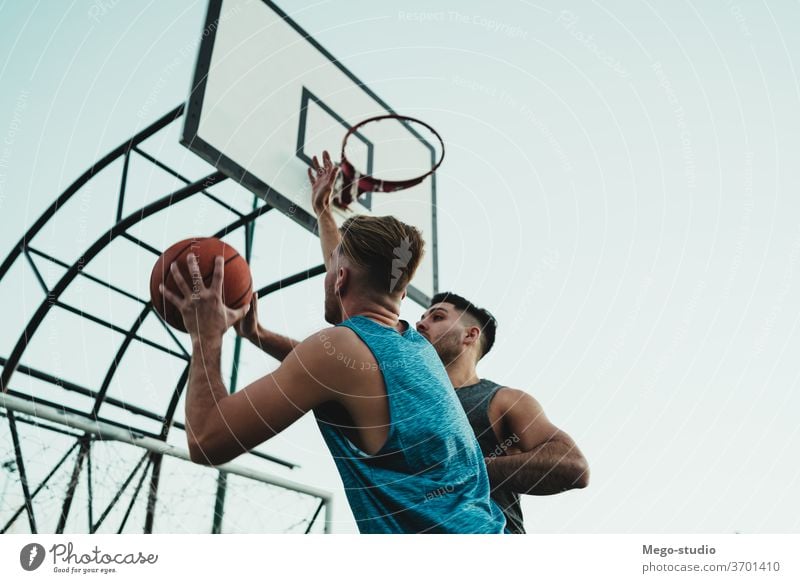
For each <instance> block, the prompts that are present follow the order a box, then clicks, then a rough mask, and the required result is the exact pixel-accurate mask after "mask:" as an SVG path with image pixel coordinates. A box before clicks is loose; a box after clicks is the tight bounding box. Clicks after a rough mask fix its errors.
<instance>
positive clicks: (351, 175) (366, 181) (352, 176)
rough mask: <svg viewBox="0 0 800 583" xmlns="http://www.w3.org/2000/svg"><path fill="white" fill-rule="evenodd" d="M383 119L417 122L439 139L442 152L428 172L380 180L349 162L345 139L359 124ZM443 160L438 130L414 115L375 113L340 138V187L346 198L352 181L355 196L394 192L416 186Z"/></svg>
mask: <svg viewBox="0 0 800 583" xmlns="http://www.w3.org/2000/svg"><path fill="white" fill-rule="evenodd" d="M384 119H396V120H400V121H410V122H414V123H418V124H420V125H422V126H424V127H425V128H427V129H428V131H430V132H431V133H432V134H433V135H434V136H436V139H437V140H439V145H440V146H441V148H442V153H441V154H440V156H439V160H438V161H437V162H436V164H434V166H433V167H432V168H431V169H430V170H429V171H428V172H426V173H425V174H422V175H420V176H417V177H415V178H409V179H406V180H381V179H379V178H375V176H372V175H368V174H364V175H362V174H359V173H358V172H357V171H356V169H355V167H354V166H353V164H352V162H350V160H348V159H347V156H346V155H345V152H344V151H345V148H346V147H347V140H348V139H349V138H350V136H351V135H353V134H354V133H355V132H356V130H358V128H360V127H361V126H363V125H365V124H368V123H372V122H376V121H381V120H384ZM443 160H444V141H443V140H442V136H440V135H439V132H437V131H436V130H435V129H433V128H432V127H431V126H430V125H428V124H427V123H425V122H424V121H422V120H419V119H417V118H415V117H409V116H407V115H398V114H387V115H377V116H375V117H370V118H368V119H365V120H364V121H361V122H359V123H357V124H356V125H354V126H353V127H351V128H350V129H349V130H348V132H347V133H346V134H345V135H344V139H343V140H342V156H341V162H340V163H339V165H340V167H341V171H342V176H343V177H344V182H345V186H344V188H343V189H342V191H343V192H342V194H343V196H346V198H348V199H351V196H352V195H351V194H350V192H349V191H350V190H351V189H352V186H354V184H353V183H354V182H355V187H356V189H357V190H358V193H357V195H356V196H358V195H360V194H362V193H364V192H394V191H396V190H403V189H405V188H411V187H412V186H416V185H417V184H419V183H421V182H422V181H423V180H425V179H426V178H427V177H428V176H430V175H431V174H433V173H434V172H436V170H437V169H438V168H439V166H441V165H442V161H443ZM357 175H358V176H357ZM342 202H343V203H344V204H345V205H346V204H348V203H349V202H351V200H343V201H342Z"/></svg>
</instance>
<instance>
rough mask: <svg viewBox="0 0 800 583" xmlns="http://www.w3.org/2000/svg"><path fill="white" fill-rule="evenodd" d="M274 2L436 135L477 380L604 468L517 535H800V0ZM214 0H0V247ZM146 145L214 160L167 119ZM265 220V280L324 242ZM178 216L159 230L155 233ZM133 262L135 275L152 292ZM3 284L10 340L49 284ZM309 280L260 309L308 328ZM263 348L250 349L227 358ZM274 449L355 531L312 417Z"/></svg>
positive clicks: (87, 373) (62, 334)
mask: <svg viewBox="0 0 800 583" xmlns="http://www.w3.org/2000/svg"><path fill="white" fill-rule="evenodd" d="M280 5H281V6H282V8H283V9H284V10H285V11H287V12H288V13H289V14H290V15H291V16H292V17H293V18H294V19H295V20H296V21H297V22H298V23H299V24H300V25H301V26H303V27H305V28H306V30H308V31H309V32H310V33H311V34H312V35H314V36H315V37H316V38H317V39H318V40H319V41H320V42H321V43H322V44H323V45H324V46H325V47H326V48H327V49H328V50H330V51H331V52H332V53H333V54H334V55H335V56H336V57H338V58H339V59H340V60H342V61H343V62H344V63H345V64H346V65H347V66H348V67H349V68H350V69H351V70H353V71H354V72H355V73H356V74H357V75H358V76H359V77H360V78H361V79H362V80H364V81H365V82H366V83H367V84H369V85H370V86H371V87H372V88H373V89H374V90H375V91H376V92H377V93H378V94H379V95H381V97H383V98H384V99H385V100H386V101H387V102H388V103H389V104H391V105H392V107H394V108H395V109H396V110H397V111H399V112H401V113H406V114H409V115H416V116H419V117H422V118H423V119H425V120H426V121H428V122H430V123H431V124H432V125H433V126H434V127H436V128H437V130H439V132H440V133H441V134H442V136H443V137H444V139H445V141H446V143H447V148H448V153H447V159H446V161H445V164H444V165H443V167H442V169H441V171H440V172H439V174H438V193H439V245H440V256H439V265H440V287H441V288H442V289H450V290H453V291H457V292H459V293H461V294H463V295H466V296H468V297H470V298H472V299H473V301H474V302H475V303H477V304H479V305H483V306H485V307H487V308H489V309H490V310H491V311H492V312H493V313H494V314H495V315H496V317H497V319H498V320H499V323H500V327H499V330H498V339H497V344H496V346H495V348H494V350H493V351H492V352H491V353H490V355H488V356H487V357H486V358H485V360H484V361H483V362H482V363H481V365H480V367H479V373H480V374H481V375H482V376H484V377H487V378H491V379H493V380H496V381H497V382H500V383H501V384H504V385H508V386H512V387H517V388H520V389H524V390H526V391H528V392H530V393H531V394H532V395H534V396H535V397H536V398H537V399H538V400H539V401H540V402H541V403H542V405H543V406H544V409H545V411H546V412H547V414H548V416H549V417H550V419H551V420H552V421H553V422H554V423H555V424H556V425H558V426H559V427H561V428H563V429H564V430H566V431H567V432H568V433H569V434H570V435H572V437H573V438H574V439H575V440H576V442H577V443H578V445H579V446H580V448H581V449H582V450H583V452H584V454H585V455H586V457H587V459H588V461H589V463H590V465H591V469H592V477H591V484H590V486H589V488H588V489H586V490H582V491H576V492H569V493H566V494H563V495H559V496H553V497H538V498H534V497H526V498H525V500H524V504H523V508H524V511H525V515H526V526H527V527H528V529H529V531H531V532H721V533H728V532H796V531H797V530H798V526H800V501H799V500H798V495H797V492H798V491H800V469H798V465H797V460H798V459H800V430H798V424H797V412H798V410H800V390H798V389H799V388H800V382H799V381H800V366H799V365H798V358H797V354H798V353H800V332H799V331H798V318H799V317H800V294H798V280H799V279H800V269H798V262H800V199H798V196H797V193H798V189H799V188H800V166H798V164H797V160H798V155H800V107H799V106H800V82H799V81H798V71H797V67H798V64H797V63H796V62H795V60H796V59H795V58H794V57H795V56H796V55H800V37H798V36H797V34H796V23H797V22H798V21H800V5H798V4H797V3H796V2H789V1H777V2H769V3H768V2H758V3H744V2H742V3H738V4H737V3H735V2H730V1H723V0H720V1H718V2H712V3H699V2H697V3H692V2H652V1H644V2H639V3H629V2H622V1H614V2H603V3H597V2H577V1H574V0H572V1H568V2H558V3H556V2H550V3H532V2H524V1H517V0H512V1H509V2H503V3H488V4H487V3H485V2H472V1H470V2H464V1H459V2H456V1H450V2H443V3H440V5H441V8H437V9H436V10H432V9H431V8H430V3H426V2H422V1H421V0H420V1H414V2H403V3H402V8H398V7H397V4H393V5H392V6H390V5H389V4H387V3H378V2H373V3H364V2H336V3H334V2H316V3H312V2H307V1H305V0H299V1H293V2H292V3H291V6H290V5H289V3H288V2H282V3H280ZM204 17H205V2H188V1H186V2H177V1H169V2H155V1H151V2H149V3H144V2H116V1H114V0H94V1H93V2H90V1H77V0H76V1H74V2H60V1H56V0H49V1H39V2H13V1H11V0H6V1H5V2H0V220H2V227H3V228H2V229H0V252H2V254H3V255H4V254H5V253H7V251H8V250H9V249H10V248H11V246H12V245H13V244H14V243H15V242H16V241H17V240H18V239H19V237H20V236H21V235H22V234H23V233H24V231H25V230H26V229H27V228H28V227H29V226H30V224H32V222H33V221H34V220H36V218H37V217H38V216H39V214H40V213H41V212H42V210H44V209H45V208H46V206H47V205H48V204H50V202H51V201H52V200H53V199H54V198H55V197H56V196H57V195H58V193H60V192H61V191H63V190H64V189H65V188H66V187H67V186H68V185H69V184H70V183H71V182H72V181H73V180H74V179H75V178H76V177H77V176H78V175H79V174H80V173H82V172H83V171H84V170H85V169H86V168H88V167H89V166H90V165H91V164H92V163H93V162H94V161H96V160H98V159H99V158H101V157H102V156H103V155H104V154H105V153H107V152H108V151H109V150H111V149H112V148H114V147H116V146H117V145H119V144H120V143H122V142H123V141H124V140H125V139H126V138H128V137H129V136H131V135H132V134H133V133H134V132H136V131H137V130H139V129H141V128H143V127H145V126H146V125H148V124H149V123H150V122H152V121H154V120H155V119H156V118H157V117H159V116H160V115H162V114H163V113H165V112H166V111H168V110H169V109H171V108H172V107H174V106H175V105H177V104H178V103H180V102H181V101H182V100H184V99H185V98H186V96H187V93H188V89H189V85H190V81H191V77H192V73H193V69H194V58H195V57H194V55H195V52H194V46H195V45H196V43H197V40H198V38H199V35H200V32H201V30H202V26H203V19H204ZM187 47H188V49H187ZM297 66H298V67H300V66H302V64H301V63H298V64H297ZM158 147H159V148H161V149H162V150H160V151H163V153H164V154H165V155H169V156H172V160H174V163H175V164H176V165H177V166H180V167H181V168H182V169H184V170H185V171H186V172H187V174H190V175H192V176H201V175H202V174H203V173H205V172H208V169H207V167H205V165H204V164H202V163H199V162H198V161H197V160H195V159H194V158H193V155H192V154H191V153H189V152H188V151H186V150H185V149H184V148H182V147H181V146H179V145H177V144H176V143H175V141H174V140H173V141H172V142H169V143H166V144H163V145H161V144H160V145H159V146H158ZM141 168H142V169H143V168H145V166H141ZM201 170H202V171H201ZM148 172H149V171H148ZM132 179H134V180H139V181H141V182H140V184H141V186H140V187H138V190H137V189H136V188H132V192H133V193H134V194H132V196H137V195H136V194H135V193H136V192H140V193H143V194H141V196H142V197H143V198H142V200H145V199H146V197H147V196H151V195H152V196H155V195H157V194H163V193H166V192H168V190H164V189H162V187H164V185H166V182H167V181H165V180H164V179H163V178H156V177H154V176H152V175H151V174H147V173H145V171H144V170H142V171H141V174H140V175H138V176H136V177H133V178H132ZM103 184H104V186H96V187H94V189H93V191H92V193H91V194H90V195H87V196H86V197H85V198H83V199H82V200H81V201H77V202H76V209H77V210H76V213H77V214H76V215H75V216H77V217H78V218H77V219H75V218H74V217H73V218H72V219H64V221H66V222H62V223H59V224H54V225H53V226H52V227H51V228H50V229H48V231H47V233H46V234H44V235H43V237H42V245H50V247H49V248H50V249H51V250H52V251H53V252H54V253H55V252H56V251H58V252H61V253H62V255H60V256H61V257H62V258H64V259H71V260H75V258H77V254H78V252H79V250H80V249H83V248H85V247H87V246H88V244H89V243H91V241H93V238H92V235H93V234H94V236H97V235H98V234H99V233H102V232H103V231H104V230H105V229H107V228H108V227H109V226H110V221H111V218H112V216H113V210H114V209H115V205H116V199H115V198H114V195H115V189H116V188H117V186H116V185H117V184H118V181H117V179H116V178H113V177H112V178H109V179H108V181H107V182H105V183H103ZM230 186H231V187H228V188H227V190H226V192H229V195H230V197H231V200H235V201H236V204H237V205H239V206H240V208H246V207H247V205H248V204H249V202H248V200H247V196H246V193H244V192H242V191H241V189H239V191H238V192H237V189H238V186H236V185H230ZM145 193H146V194H145ZM152 196H151V198H152ZM204 212H205V211H204ZM168 216H169V217H171V218H170V219H169V220H173V221H176V223H175V224H176V225H177V224H178V223H179V221H180V220H186V217H183V219H181V218H180V217H179V213H178V212H177V211H172V213H171V214H169V215H168ZM199 217H200V218H198V215H193V217H191V224H193V225H195V226H197V227H199V228H201V230H202V229H204V228H205V229H207V230H212V229H211V224H212V222H213V221H212V218H213V217H207V216H206V214H202V215H200V216H199ZM279 219H281V217H271V218H270V221H271V222H270V223H269V228H268V229H267V228H265V229H263V230H262V231H263V232H260V233H259V236H258V237H257V239H256V257H255V261H254V264H253V270H254V273H255V275H256V282H257V284H258V283H260V284H262V285H263V284H265V283H268V282H269V281H272V280H273V279H274V277H273V275H274V276H277V275H280V274H288V273H293V272H295V271H298V270H300V269H302V268H304V267H306V266H309V265H314V264H316V263H318V262H319V258H318V256H316V255H315V254H316V251H317V247H316V242H315V241H314V240H313V239H312V238H311V237H309V236H307V235H305V234H304V233H302V232H298V231H299V228H298V227H297V226H296V225H294V224H293V223H291V222H289V221H288V220H279ZM76 220H77V222H75V221H76ZM165 220H166V219H165ZM206 221H208V222H206ZM181 228H183V227H181ZM179 231H180V228H178V227H176V228H175V229H171V227H170V223H169V222H166V223H163V224H159V226H158V227H154V230H153V231H152V237H153V239H151V240H153V241H154V242H158V244H160V245H162V246H166V245H165V244H169V243H170V242H172V241H173V240H176V239H178V238H180V233H179ZM173 233H175V235H176V236H173ZM143 236H144V235H143ZM120 253H124V252H122V251H120ZM117 257H123V255H118V256H117ZM106 261H107V260H106ZM142 261H143V263H142V265H141V267H142V269H141V270H137V269H133V268H131V269H130V270H128V271H129V275H130V274H138V275H136V276H135V277H134V276H132V277H130V278H129V279H130V285H131V286H133V287H136V286H139V289H140V290H144V289H145V287H142V286H146V281H144V282H143V281H142V277H141V273H147V272H148V270H149V266H148V265H146V263H147V262H149V261H151V259H150V258H149V257H144V258H143V259H142ZM118 262H121V261H118ZM111 263H114V262H113V261H112V262H111ZM102 265H103V269H104V270H106V271H105V272H106V273H111V272H110V271H107V270H109V269H110V268H109V267H108V264H107V263H103V264H102ZM137 266H138V264H137ZM17 267H18V268H19V269H20V270H21V269H22V266H17ZM103 272H104V271H103V270H100V271H99V272H98V273H103ZM16 277H19V278H20V279H16V280H13V281H12V280H10V279H9V278H8V277H7V278H6V279H5V280H4V281H3V282H2V286H0V298H2V299H3V305H4V308H3V318H2V320H3V322H4V324H3V327H2V330H0V354H2V355H4V356H5V355H7V354H8V353H9V351H10V350H11V347H12V346H13V344H14V343H15V342H16V340H17V338H18V336H19V334H20V332H21V326H22V324H23V322H24V317H25V315H26V314H29V313H30V312H31V311H32V310H33V309H35V307H36V305H37V304H38V302H39V301H41V298H39V297H38V296H35V291H34V289H35V288H33V287H26V286H25V285H19V283H18V282H20V281H23V279H24V278H25V277H28V279H27V280H25V281H28V282H29V284H30V285H35V282H34V283H33V284H31V283H30V282H33V280H32V279H30V277H29V276H24V275H22V272H21V271H20V273H19V274H17V275H16ZM26 285H27V284H26ZM321 285H322V283H321V280H319V279H315V280H313V281H311V282H308V283H306V284H303V285H302V286H298V287H297V288H296V289H293V290H292V291H289V292H284V293H282V294H279V295H276V296H275V298H274V299H273V300H270V302H269V303H267V302H265V305H264V306H263V312H264V314H265V319H266V321H267V323H268V324H269V325H270V326H272V327H274V328H275V329H277V330H279V331H281V332H283V333H286V334H290V335H293V336H297V337H302V336H304V335H307V334H309V333H311V332H313V331H314V330H315V329H318V328H319V327H321V326H322V325H323V321H322V317H321V314H322V310H321V297H322V294H321ZM278 296H280V297H278ZM34 300H35V301H34ZM101 307H102V306H101ZM105 308H106V309H111V308H110V307H109V306H105ZM114 309H117V312H115V313H116V314H119V310H122V309H123V308H114ZM420 312H421V310H420V308H419V307H418V306H415V305H413V304H408V305H407V306H406V311H405V312H404V317H405V318H406V319H408V320H409V321H411V322H415V321H416V318H417V317H418V315H419V314H420ZM49 325H50V326H51V327H50V328H47V329H46V333H47V334H49V336H45V335H42V336H43V337H42V338H41V339H39V342H40V343H41V344H42V348H39V349H35V350H34V348H33V347H32V349H31V358H34V356H35V355H36V354H38V355H39V357H40V359H41V360H42V361H43V362H44V365H43V366H45V367H49V370H60V371H61V372H62V373H63V374H64V375H65V376H70V375H72V374H75V375H78V376H80V375H84V377H85V379H84V380H86V382H88V383H91V382H93V381H92V379H93V377H92V374H93V373H92V371H95V372H97V371H101V372H99V373H97V374H102V372H103V371H104V370H105V367H106V366H107V362H108V358H110V356H111V354H113V351H111V350H110V349H109V348H108V346H106V345H104V344H103V343H102V342H101V341H100V340H98V339H97V337H95V336H91V335H90V334H89V332H87V331H86V330H84V328H82V327H79V326H70V325H69V324H68V323H67V321H66V320H64V321H63V322H62V323H61V324H59V325H57V324H49ZM52 326H60V327H58V329H57V331H56V332H57V333H56V334H55V336H54V333H53V328H52ZM54 337H55V338H56V340H50V341H48V340H47V338H50V339H52V338H54ZM37 351H38V352H37ZM148 358H149V357H148ZM153 358H155V357H153ZM95 361H96V362H101V363H102V365H101V366H99V365H98V366H94V365H93V364H94V362H95ZM75 363H80V366H78V367H77V368H78V369H80V370H76V371H75V372H74V373H73V371H71V370H70V368H69V367H70V365H75ZM271 366H273V363H272V362H270V361H269V359H267V358H266V357H260V356H259V355H258V354H257V353H256V352H255V351H247V352H246V353H245V360H244V366H243V370H242V371H241V372H240V374H241V377H242V379H243V380H244V381H245V382H248V381H249V380H253V379H255V378H257V376H258V375H259V374H263V373H265V372H267V371H268V370H269V368H270V367H271ZM134 368H136V369H137V370H138V372H135V371H133V372H131V373H130V374H132V375H133V376H131V377H130V378H131V379H134V378H137V377H136V374H139V375H140V376H141V374H143V373H142V372H141V371H142V370H143V369H146V370H147V371H148V375H149V376H148V381H147V382H148V391H151V392H153V393H154V394H155V393H158V391H159V390H161V386H162V383H163V382H164V381H163V379H167V380H166V385H170V384H174V379H175V372H174V370H173V369H172V368H169V367H168V366H167V365H163V367H162V365H161V364H160V363H159V362H156V361H155V360H146V361H139V362H138V364H137V365H136V366H135V367H134ZM15 378H17V377H15ZM123 378H124V377H123ZM76 379H77V377H76ZM140 380H141V379H140ZM95 381H96V380H95ZM166 385H165V389H164V390H165V391H169V390H171V389H170V388H169V387H167V386H166ZM120 390H123V389H120ZM127 390H128V391H131V390H132V387H131V386H128V388H127ZM131 398H133V397H131ZM164 398H166V397H164ZM0 432H5V434H4V437H3V440H4V442H7V441H8V436H7V433H8V432H7V429H6V425H5V424H3V425H2V429H0ZM264 451H267V452H271V453H275V454H276V455H281V456H283V457H286V458H289V459H292V460H294V461H297V462H299V463H300V464H302V466H303V468H302V469H300V470H297V471H295V472H294V473H293V475H295V476H297V478H298V479H300V480H302V481H306V482H309V483H313V484H315V485H317V486H320V487H325V488H329V489H331V490H334V491H336V492H338V494H339V495H338V507H337V513H336V518H337V523H336V530H339V531H351V530H352V529H353V525H352V522H351V518H350V517H349V516H348V512H347V509H346V508H345V506H346V504H345V501H344V496H343V493H342V492H341V490H340V485H339V482H338V478H337V476H336V472H335V469H334V467H333V464H332V462H331V461H330V459H329V455H328V453H327V451H326V450H325V449H324V445H323V443H322V441H321V439H320V438H319V436H318V434H317V430H316V427H315V425H314V423H313V421H312V420H310V419H308V418H306V419H303V420H302V421H300V422H299V423H298V424H297V425H296V426H294V427H292V428H291V429H290V430H289V432H287V434H286V435H283V436H280V437H278V438H276V439H275V440H274V442H270V443H268V444H266V445H265V447H264ZM263 469H265V470H272V468H270V467H268V464H267V466H265V467H263ZM276 471H277V470H276ZM1 481H2V477H1V476H0V482H1Z"/></svg>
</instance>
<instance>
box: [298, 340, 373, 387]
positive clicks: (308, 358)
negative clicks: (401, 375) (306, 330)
mask: <svg viewBox="0 0 800 583" xmlns="http://www.w3.org/2000/svg"><path fill="white" fill-rule="evenodd" d="M291 358H292V360H293V361H294V363H293V364H294V366H295V367H298V366H299V367H301V368H302V369H303V370H304V372H305V373H306V374H309V375H312V376H313V377H315V378H316V379H317V380H318V382H320V383H323V384H325V385H327V386H330V387H333V388H335V389H337V390H344V389H346V388H347V387H348V386H349V385H350V384H351V383H352V377H353V376H354V375H356V376H357V373H358V372H359V370H364V369H365V365H364V364H363V363H364V362H368V363H369V362H372V363H374V357H373V355H372V353H371V352H370V350H369V348H368V347H367V346H366V345H365V344H364V343H363V342H362V341H361V339H360V338H359V337H358V335H357V334H356V333H355V332H354V331H353V330H351V329H350V328H347V327H346V326H331V327H328V328H323V329H321V330H318V331H317V332H314V333H313V334H311V335H310V336H308V337H307V338H306V339H305V340H303V341H302V342H300V344H298V345H297V346H296V347H295V349H294V350H293V351H292V354H291ZM287 359H288V357H287Z"/></svg>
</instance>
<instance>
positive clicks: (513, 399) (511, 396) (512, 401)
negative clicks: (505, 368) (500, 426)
mask: <svg viewBox="0 0 800 583" xmlns="http://www.w3.org/2000/svg"><path fill="white" fill-rule="evenodd" d="M498 384H499V383H498ZM491 407H492V408H493V409H495V410H496V411H497V413H499V414H500V415H503V414H506V413H508V412H509V411H512V410H514V409H517V410H520V409H524V410H526V411H537V410H538V411H541V409H542V406H541V405H540V404H539V402H538V401H537V400H536V399H535V398H534V397H533V395H531V394H530V393H529V392H527V391H523V390H522V389H516V388H514V387H509V386H507V385H499V386H498V388H497V390H496V391H495V393H494V396H493V397H492V402H491Z"/></svg>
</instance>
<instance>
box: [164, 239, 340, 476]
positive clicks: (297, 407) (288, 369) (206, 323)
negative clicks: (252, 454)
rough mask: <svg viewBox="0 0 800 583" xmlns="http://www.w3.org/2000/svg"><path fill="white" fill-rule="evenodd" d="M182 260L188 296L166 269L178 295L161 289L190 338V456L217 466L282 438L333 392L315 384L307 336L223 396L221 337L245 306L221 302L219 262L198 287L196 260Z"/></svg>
mask: <svg viewBox="0 0 800 583" xmlns="http://www.w3.org/2000/svg"><path fill="white" fill-rule="evenodd" d="M187 261H188V263H189V271H190V273H191V274H192V282H193V285H194V290H192V289H191V288H190V287H189V284H188V283H187V282H186V281H185V280H184V279H183V275H182V274H181V272H180V271H178V269H177V266H176V265H175V264H172V266H171V270H172V275H173V277H174V279H175V282H176V284H177V286H178V288H179V290H180V292H179V293H177V294H176V293H173V292H171V291H169V290H168V289H166V288H164V286H161V291H162V293H163V294H164V295H165V297H166V298H167V299H168V300H169V301H170V302H172V303H173V304H175V305H176V306H177V307H178V309H179V310H180V312H181V315H182V316H183V322H184V325H185V326H186V330H187V331H188V332H189V334H190V335H191V338H192V359H191V363H190V365H189V382H188V387H187V389H186V391H187V394H186V438H187V442H188V446H189V454H190V456H191V459H192V461H194V462H196V463H201V464H209V465H218V464H221V463H225V462H227V461H229V460H231V459H233V458H234V457H236V456H237V455H239V454H241V453H243V452H245V451H247V450H249V449H251V448H253V447H255V446H256V445H258V444H260V443H262V442H263V441H266V440H267V439H269V438H270V437H272V436H273V435H275V434H276V433H279V432H281V431H282V430H283V429H285V428H286V427H288V426H289V425H291V424H292V423H294V422H295V421H296V420H297V419H299V418H300V417H302V416H303V415H304V414H305V413H306V412H307V411H309V410H311V409H312V408H314V407H315V406H317V405H319V404H321V403H324V402H325V401H328V400H330V399H331V398H334V396H335V393H333V392H332V391H331V390H330V389H329V388H328V387H327V386H326V385H324V384H323V383H321V382H320V381H318V380H317V379H318V378H324V377H325V375H324V373H322V368H323V366H322V365H323V363H322V359H323V358H324V352H323V351H322V350H320V349H319V339H318V338H317V337H312V338H310V339H308V340H306V341H305V342H302V343H300V344H299V345H298V346H297V347H296V348H295V350H292V351H291V352H290V353H289V355H288V356H287V357H286V358H285V359H284V360H283V362H282V364H281V366H279V367H278V369H277V370H276V371H275V372H273V373H272V374H269V375H267V376H265V377H262V378H261V379H259V380H257V381H255V382H254V383H252V384H250V385H248V386H247V387H245V388H244V389H243V390H241V391H239V392H237V393H234V394H233V395H229V394H228V391H227V389H226V387H225V383H223V382H222V374H221V370H220V354H221V351H222V337H223V335H224V334H225V331H226V330H227V329H228V328H229V327H230V326H232V325H233V324H234V323H235V322H237V321H238V320H240V319H241V318H242V317H243V316H244V315H245V314H246V313H247V312H248V311H249V309H250V306H249V305H248V306H245V307H243V308H240V309H238V310H232V309H231V308H228V307H227V306H226V305H225V304H224V303H223V301H222V280H223V277H224V275H223V273H224V268H225V263H224V260H223V258H222V257H217V258H216V260H215V261H216V263H215V269H214V275H213V278H212V282H211V285H210V286H209V287H206V286H205V285H204V284H203V279H202V276H201V275H200V269H199V267H198V265H197V262H196V259H195V258H194V255H192V254H190V255H189V257H188V259H187Z"/></svg>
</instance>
